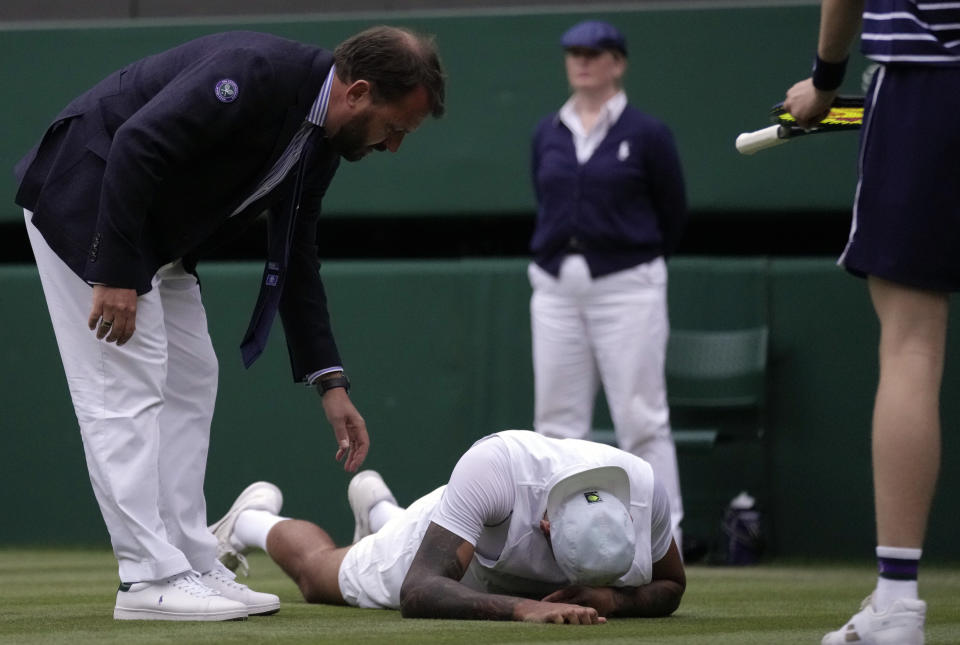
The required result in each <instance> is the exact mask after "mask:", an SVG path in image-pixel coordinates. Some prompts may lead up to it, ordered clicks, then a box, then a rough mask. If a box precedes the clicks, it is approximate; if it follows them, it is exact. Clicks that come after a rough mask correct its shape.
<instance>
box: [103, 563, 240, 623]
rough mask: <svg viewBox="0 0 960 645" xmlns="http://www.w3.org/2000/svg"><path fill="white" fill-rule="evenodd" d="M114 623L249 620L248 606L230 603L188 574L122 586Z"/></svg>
mask: <svg viewBox="0 0 960 645" xmlns="http://www.w3.org/2000/svg"><path fill="white" fill-rule="evenodd" d="M113 618H114V620H246V619H247V606H246V605H245V604H243V603H242V602H237V601H235V600H230V599H229V598H226V597H224V596H222V595H220V593H219V592H217V591H215V590H213V589H211V588H210V587H208V586H206V585H205V584H203V583H202V582H200V574H198V573H197V572H196V571H187V572H185V573H181V574H179V575H176V576H174V577H172V578H167V579H166V580H157V581H154V582H134V583H123V584H121V585H120V588H119V589H118V590H117V604H116V606H115V607H114V608H113Z"/></svg>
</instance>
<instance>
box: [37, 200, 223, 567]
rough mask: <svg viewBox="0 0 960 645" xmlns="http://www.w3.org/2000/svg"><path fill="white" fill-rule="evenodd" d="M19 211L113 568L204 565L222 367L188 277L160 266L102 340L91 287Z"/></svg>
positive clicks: (211, 546)
mask: <svg viewBox="0 0 960 645" xmlns="http://www.w3.org/2000/svg"><path fill="white" fill-rule="evenodd" d="M24 214H25V216H26V219H27V231H28V234H29V236H30V244H31V245H32V246H33V253H34V256H35V257H36V260H37V268H38V269H39V271H40V281H41V283H42V284H43V291H44V295H45V296H46V300H47V307H48V309H49V310H50V318H51V320H52V321H53V330H54V333H55V334H56V337H57V344H58V346H59V348H60V356H61V358H62V359H63V367H64V371H65V372H66V375H67V384H68V386H69V388H70V396H71V397H72V399H73V406H74V410H75V411H76V414H77V420H78V421H79V422H80V435H81V437H82V439H83V448H84V452H85V454H86V459H87V470H88V471H89V473H90V481H91V483H92V484H93V491H94V494H95V495H96V498H97V502H98V503H99V505H100V511H101V513H102V514H103V519H104V521H105V522H106V525H107V531H108V532H109V533H110V540H111V542H112V544H113V551H114V554H115V555H116V557H117V560H118V562H119V564H120V579H121V580H122V581H123V582H138V581H145V580H158V579H161V578H166V577H169V576H172V575H175V574H177V573H180V572H183V571H187V570H189V569H195V570H197V571H208V570H209V569H210V568H211V567H212V566H213V563H214V560H215V558H216V551H217V540H216V538H215V537H214V536H213V535H212V534H211V533H210V532H209V531H208V530H207V511H206V502H205V500H204V497H203V478H204V472H205V470H206V464H207V449H208V446H209V440H210V421H211V419H212V417H213V408H214V401H215V399H216V393H217V376H218V372H217V370H218V366H217V357H216V355H215V354H214V352H213V345H212V343H211V342H210V335H209V333H208V332H207V318H206V313H205V312H204V309H203V305H202V303H201V302H200V289H199V286H198V284H197V280H196V278H195V277H194V276H192V275H190V274H189V273H187V272H186V271H184V269H183V267H182V265H181V264H180V262H179V261H178V262H174V263H171V264H168V265H166V266H164V267H162V268H161V269H160V270H159V271H158V272H157V274H156V275H155V276H154V277H153V290H152V291H150V292H149V293H147V294H144V295H143V296H140V297H139V298H138V299H137V318H136V332H135V333H134V335H133V337H132V338H131V339H130V340H129V341H127V343H126V344H125V345H123V346H122V347H117V346H116V345H115V344H112V343H111V344H108V343H106V342H104V341H98V340H97V339H96V337H95V335H94V333H93V332H92V331H90V330H89V329H88V327H87V319H88V317H89V315H90V308H91V302H92V290H91V288H90V286H89V285H87V284H86V283H85V282H84V281H83V280H82V279H81V278H79V277H78V276H77V275H76V274H75V273H74V272H73V271H71V270H70V268H69V267H68V266H67V265H66V264H64V262H63V261H62V260H61V259H60V258H59V257H58V256H57V255H56V254H55V253H54V252H53V251H52V250H51V249H50V247H49V246H48V245H47V243H46V241H45V240H44V239H43V236H42V235H41V234H40V232H39V231H38V230H37V229H36V227H34V226H33V224H32V223H31V222H30V217H31V215H32V213H30V212H29V211H24Z"/></svg>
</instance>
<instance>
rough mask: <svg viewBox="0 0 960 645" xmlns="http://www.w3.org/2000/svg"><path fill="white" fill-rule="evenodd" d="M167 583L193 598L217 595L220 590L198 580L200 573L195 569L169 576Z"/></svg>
mask: <svg viewBox="0 0 960 645" xmlns="http://www.w3.org/2000/svg"><path fill="white" fill-rule="evenodd" d="M167 583H168V584H171V585H173V586H174V587H176V588H177V589H179V590H180V591H182V592H184V593H186V594H189V595H191V596H193V597H195V598H206V597H208V596H219V595H220V592H219V591H217V590H216V589H211V588H210V587H208V586H207V585H205V584H203V582H201V581H200V574H199V573H197V572H196V571H187V572H186V573H181V574H180V575H179V576H176V577H174V578H169V579H168V580H167Z"/></svg>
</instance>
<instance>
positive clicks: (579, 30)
mask: <svg viewBox="0 0 960 645" xmlns="http://www.w3.org/2000/svg"><path fill="white" fill-rule="evenodd" d="M560 44H561V45H563V48H564V49H570V48H571V47H586V48H588V49H616V50H617V51H619V52H620V53H621V54H623V55H624V56H626V55H627V39H626V38H624V37H623V34H621V33H620V30H618V29H617V28H616V27H614V26H613V25H611V24H610V23H609V22H603V21H600V20H587V21H584V22H580V23H577V24H575V25H574V26H573V27H570V29H568V30H567V32H566V33H565V34H563V37H562V38H560Z"/></svg>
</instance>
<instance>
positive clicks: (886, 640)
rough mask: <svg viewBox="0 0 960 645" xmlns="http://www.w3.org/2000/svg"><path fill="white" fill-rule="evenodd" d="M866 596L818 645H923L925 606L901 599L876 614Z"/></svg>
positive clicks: (871, 597)
mask: <svg viewBox="0 0 960 645" xmlns="http://www.w3.org/2000/svg"><path fill="white" fill-rule="evenodd" d="M872 600H873V595H872V594H871V595H869V596H867V598H866V600H864V601H863V603H862V604H861V605H860V611H859V612H857V613H856V614H854V615H853V618H851V619H850V620H849V621H847V624H846V625H844V626H843V627H841V628H840V629H838V630H837V631H835V632H830V633H829V634H827V635H826V636H824V637H823V640H822V641H821V645H850V644H851V643H853V644H855V645H923V623H924V619H925V617H926V614H927V603H925V602H923V601H922V600H909V599H906V598H901V599H900V600H895V601H893V603H892V604H891V605H890V606H889V607H887V610H886V611H883V612H878V611H876V610H875V609H874V608H873V605H872V604H871V603H872Z"/></svg>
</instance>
